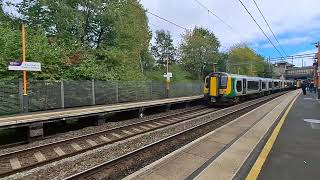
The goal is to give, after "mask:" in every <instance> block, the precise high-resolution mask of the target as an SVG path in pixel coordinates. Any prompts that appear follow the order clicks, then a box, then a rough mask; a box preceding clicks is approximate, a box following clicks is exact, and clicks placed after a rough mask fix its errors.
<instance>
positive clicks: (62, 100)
mask: <svg viewBox="0 0 320 180" xmlns="http://www.w3.org/2000/svg"><path fill="white" fill-rule="evenodd" d="M60 95H61V108H62V109H64V84H63V80H61V82H60Z"/></svg>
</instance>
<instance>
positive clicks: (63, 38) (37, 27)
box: [0, 0, 270, 81]
mask: <svg viewBox="0 0 320 180" xmlns="http://www.w3.org/2000/svg"><path fill="white" fill-rule="evenodd" d="M8 5H9V6H11V8H13V7H15V8H17V9H18V13H19V15H16V16H9V15H8V14H6V13H4V11H3V9H2V7H3V0H0V34H1V36H0V51H1V53H0V79H1V80H5V79H17V78H18V77H19V76H20V75H19V74H18V73H17V72H9V71H8V70H7V65H8V63H9V62H10V61H20V60H21V23H22V21H23V20H24V21H25V23H26V25H27V61H38V62H41V63H42V72H41V73H39V72H37V73H29V77H30V78H34V79H43V80H47V79H51V80H55V79H92V78H93V79H98V80H125V81H130V80H159V81H163V80H164V78H163V73H164V72H165V64H166V63H165V59H166V58H168V59H169V60H170V71H171V72H173V74H174V78H173V81H190V80H202V79H203V77H204V76H206V75H207V74H208V73H210V72H211V71H212V70H213V67H215V68H216V69H217V70H218V71H227V70H228V69H229V70H230V71H231V72H233V73H237V72H238V69H240V70H239V73H241V74H247V75H259V76H267V75H270V74H268V73H267V72H268V71H267V70H266V67H267V64H266V63H265V62H264V61H263V57H261V56H260V55H258V54H257V53H255V52H254V51H253V50H252V49H250V48H249V47H247V46H245V45H239V46H235V47H233V48H232V49H231V50H230V52H219V48H220V42H219V40H218V39H217V37H216V36H215V35H214V33H213V32H210V31H209V30H208V29H205V28H201V27H195V28H194V30H193V31H191V32H185V34H184V35H183V41H182V43H181V44H180V45H178V46H175V45H174V44H173V39H172V36H171V35H170V32H168V31H164V30H159V31H157V32H156V33H155V42H154V44H153V45H152V44H151V39H152V32H151V31H150V29H149V27H148V19H147V16H146V13H145V10H144V9H143V7H142V5H141V4H140V2H139V1H138V0H127V1H119V0H91V1H82V0H72V1H67V0H55V1H42V0H23V1H22V2H21V3H18V4H14V3H9V4H8ZM251 62H252V63H251ZM227 63H228V64H229V66H227ZM241 63H242V64H241ZM247 63H251V64H252V66H248V64H247ZM236 64H240V65H236ZM238 67H239V68H238Z"/></svg>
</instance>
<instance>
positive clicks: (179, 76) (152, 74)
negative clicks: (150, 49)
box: [146, 64, 194, 82]
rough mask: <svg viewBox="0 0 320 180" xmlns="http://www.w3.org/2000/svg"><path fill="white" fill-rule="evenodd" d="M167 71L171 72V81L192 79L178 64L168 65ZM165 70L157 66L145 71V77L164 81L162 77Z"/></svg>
mask: <svg viewBox="0 0 320 180" xmlns="http://www.w3.org/2000/svg"><path fill="white" fill-rule="evenodd" d="M169 71H170V72H172V73H173V78H171V81H172V82H188V81H192V80H193V79H194V78H193V77H192V75H191V74H190V73H188V72H187V71H185V69H184V67H183V66H182V65H180V64H174V65H172V66H170V67H169ZM165 72H166V68H165V67H158V68H155V69H154V70H152V71H147V72H146V77H147V78H148V80H154V81H163V82H165V80H166V79H165V78H164V77H163V75H164V73H165Z"/></svg>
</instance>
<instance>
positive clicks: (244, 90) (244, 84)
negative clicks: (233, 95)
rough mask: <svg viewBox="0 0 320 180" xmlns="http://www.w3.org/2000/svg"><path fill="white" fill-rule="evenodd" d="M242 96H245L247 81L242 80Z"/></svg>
mask: <svg viewBox="0 0 320 180" xmlns="http://www.w3.org/2000/svg"><path fill="white" fill-rule="evenodd" d="M243 94H247V79H243Z"/></svg>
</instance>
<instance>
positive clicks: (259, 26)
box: [238, 0, 283, 57]
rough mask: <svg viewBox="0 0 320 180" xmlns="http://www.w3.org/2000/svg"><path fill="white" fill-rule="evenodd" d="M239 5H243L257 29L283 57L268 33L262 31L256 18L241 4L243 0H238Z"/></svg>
mask: <svg viewBox="0 0 320 180" xmlns="http://www.w3.org/2000/svg"><path fill="white" fill-rule="evenodd" d="M238 1H239V2H240V3H241V5H242V6H243V7H244V9H245V10H246V11H247V13H248V14H249V15H250V17H251V19H252V20H253V21H254V22H255V24H256V25H257V26H258V27H259V29H260V30H261V32H262V33H263V35H264V36H265V37H266V38H267V39H268V41H269V42H270V44H271V45H272V46H273V47H274V49H275V50H276V51H277V52H278V53H279V55H280V56H281V57H283V55H282V53H281V52H280V51H279V50H278V48H277V47H276V46H275V45H274V44H273V42H272V41H271V40H270V38H269V37H268V35H267V34H266V33H265V32H264V30H263V29H262V28H261V26H260V25H259V23H258V22H257V21H256V19H255V18H254V17H253V16H252V14H251V13H250V11H249V10H248V8H247V7H246V6H245V5H244V4H243V2H242V1H241V0H238Z"/></svg>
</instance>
